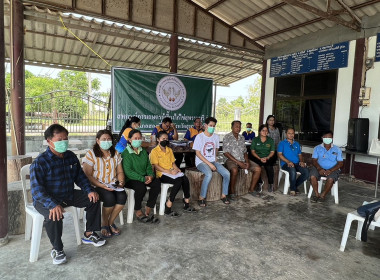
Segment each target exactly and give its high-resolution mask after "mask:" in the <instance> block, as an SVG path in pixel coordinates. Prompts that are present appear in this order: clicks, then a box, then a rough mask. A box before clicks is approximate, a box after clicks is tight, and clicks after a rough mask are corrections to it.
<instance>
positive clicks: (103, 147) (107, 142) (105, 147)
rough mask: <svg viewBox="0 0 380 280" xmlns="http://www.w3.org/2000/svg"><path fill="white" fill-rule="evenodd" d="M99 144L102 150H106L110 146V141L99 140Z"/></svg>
mask: <svg viewBox="0 0 380 280" xmlns="http://www.w3.org/2000/svg"><path fill="white" fill-rule="evenodd" d="M99 146H100V148H102V149H103V150H108V149H109V148H111V147H112V141H100V144H99Z"/></svg>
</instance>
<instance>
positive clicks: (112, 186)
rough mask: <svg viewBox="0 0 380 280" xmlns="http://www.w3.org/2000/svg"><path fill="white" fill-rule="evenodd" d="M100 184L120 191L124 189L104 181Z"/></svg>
mask: <svg viewBox="0 0 380 280" xmlns="http://www.w3.org/2000/svg"><path fill="white" fill-rule="evenodd" d="M102 184H104V185H106V186H107V187H109V188H110V189H113V190H114V191H117V192H122V191H124V188H123V187H120V188H117V187H115V186H114V185H113V184H106V183H102Z"/></svg>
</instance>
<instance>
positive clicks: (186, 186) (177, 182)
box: [160, 175, 190, 202]
mask: <svg viewBox="0 0 380 280" xmlns="http://www.w3.org/2000/svg"><path fill="white" fill-rule="evenodd" d="M160 180H161V182H162V183H168V184H173V188H172V190H171V192H170V195H169V199H170V201H171V202H174V199H175V197H176V195H177V193H178V192H179V190H180V189H181V186H182V190H183V194H184V196H185V198H190V183H189V179H188V178H187V177H186V176H182V177H179V178H176V179H172V178H170V177H168V176H165V175H162V176H161V178H160Z"/></svg>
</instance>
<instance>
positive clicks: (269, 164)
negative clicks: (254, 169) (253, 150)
mask: <svg viewBox="0 0 380 280" xmlns="http://www.w3.org/2000/svg"><path fill="white" fill-rule="evenodd" d="M253 161H254V162H256V163H257V164H258V165H260V166H263V167H264V168H265V172H266V173H267V176H268V184H273V180H274V170H273V165H274V164H275V163H276V160H275V158H274V157H271V158H270V159H269V160H267V162H265V163H263V162H261V160H259V159H258V158H255V157H253Z"/></svg>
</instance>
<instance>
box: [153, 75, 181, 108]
mask: <svg viewBox="0 0 380 280" xmlns="http://www.w3.org/2000/svg"><path fill="white" fill-rule="evenodd" d="M156 97H157V100H158V103H160V105H161V106H162V107H163V108H165V109H166V110H169V111H177V110H179V109H181V108H182V106H183V104H185V101H186V88H185V86H184V85H183V83H182V81H181V80H180V79H178V78H177V77H175V76H166V77H163V78H162V79H161V80H160V81H159V82H158V84H157V87H156Z"/></svg>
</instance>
